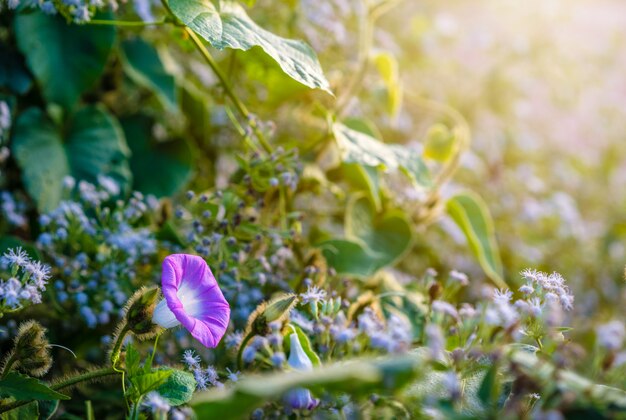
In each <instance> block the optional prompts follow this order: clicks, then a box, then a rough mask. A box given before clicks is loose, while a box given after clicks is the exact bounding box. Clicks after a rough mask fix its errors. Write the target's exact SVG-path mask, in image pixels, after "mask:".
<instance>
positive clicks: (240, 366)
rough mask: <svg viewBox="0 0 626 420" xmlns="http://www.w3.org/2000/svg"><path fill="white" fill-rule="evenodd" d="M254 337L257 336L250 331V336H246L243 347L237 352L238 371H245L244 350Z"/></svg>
mask: <svg viewBox="0 0 626 420" xmlns="http://www.w3.org/2000/svg"><path fill="white" fill-rule="evenodd" d="M254 336H255V334H254V333H253V332H252V331H250V332H249V333H248V335H246V337H245V338H244V339H243V341H242V342H241V345H240V346H239V351H238V352H237V369H239V370H242V369H243V350H244V349H245V348H246V345H247V344H248V341H250V340H251V339H252V337H254Z"/></svg>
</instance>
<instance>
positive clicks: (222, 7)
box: [170, 0, 331, 93]
mask: <svg viewBox="0 0 626 420" xmlns="http://www.w3.org/2000/svg"><path fill="white" fill-rule="evenodd" d="M170 8H171V9H172V12H174V15H176V17H178V18H179V19H180V20H181V21H182V22H183V23H184V24H185V25H187V26H188V27H189V28H191V29H193V30H194V31H195V32H196V33H198V34H199V35H200V36H201V37H203V38H204V39H205V40H207V41H208V42H209V43H210V44H211V45H213V47H215V48H217V49H220V50H222V49H224V48H233V49H238V50H244V51H247V50H249V49H251V48H253V47H261V48H262V49H263V51H265V53H266V54H267V55H269V56H270V57H272V58H273V59H274V60H275V61H276V62H277V63H278V65H279V66H280V67H281V69H282V70H283V71H284V72H285V73H286V74H287V75H289V76H290V77H291V78H292V79H294V80H296V81H298V82H300V83H302V84H303V85H306V86H309V87H311V88H319V89H322V90H324V91H326V92H328V93H331V92H330V87H329V84H328V81H327V80H326V77H325V76H324V73H323V71H322V68H321V66H320V63H319V61H318V60H317V56H316V55H315V52H314V51H313V50H312V49H311V47H309V46H308V45H307V44H306V43H304V42H302V41H295V40H290V39H285V38H281V37H279V36H277V35H274V34H273V33H271V32H268V31H266V30H265V29H263V28H261V27H260V26H258V25H257V24H256V23H254V21H252V19H250V17H249V16H248V15H247V14H246V11H245V10H244V9H243V7H241V6H240V5H239V4H237V3H236V2H233V1H227V0H221V1H220V2H219V6H215V5H214V4H213V3H212V2H211V0H171V1H170Z"/></svg>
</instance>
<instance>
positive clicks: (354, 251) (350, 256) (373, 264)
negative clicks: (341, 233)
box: [317, 239, 380, 277]
mask: <svg viewBox="0 0 626 420" xmlns="http://www.w3.org/2000/svg"><path fill="white" fill-rule="evenodd" d="M317 246H318V248H320V249H321V250H322V254H323V255H324V258H326V261H327V262H328V265H330V266H331V267H333V268H334V269H335V270H336V271H337V272H338V273H340V274H350V275H354V276H360V277H367V276H369V275H371V274H373V273H375V272H376V271H377V270H378V269H379V268H380V266H379V264H378V261H377V258H376V255H374V254H372V253H371V251H369V250H367V249H366V248H365V247H364V246H363V245H361V244H360V243H358V242H354V241H349V240H347V239H331V240H328V241H324V242H321V243H319V244H318V245H317Z"/></svg>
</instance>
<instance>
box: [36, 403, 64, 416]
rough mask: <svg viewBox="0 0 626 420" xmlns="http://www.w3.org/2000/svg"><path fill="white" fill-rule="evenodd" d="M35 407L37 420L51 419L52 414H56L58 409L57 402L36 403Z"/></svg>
mask: <svg viewBox="0 0 626 420" xmlns="http://www.w3.org/2000/svg"><path fill="white" fill-rule="evenodd" d="M37 405H38V406H39V419H40V420H41V419H44V420H47V419H49V418H51V417H52V416H53V415H54V413H56V411H57V409H58V408H59V400H53V401H41V400H40V401H37Z"/></svg>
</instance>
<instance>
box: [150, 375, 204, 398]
mask: <svg viewBox="0 0 626 420" xmlns="http://www.w3.org/2000/svg"><path fill="white" fill-rule="evenodd" d="M171 372H172V374H171V375H170V376H169V377H168V378H167V380H166V381H165V383H164V384H163V385H161V386H160V387H158V388H157V392H158V393H159V395H161V397H163V398H164V399H165V400H166V401H167V403H168V404H169V405H172V406H179V405H181V404H185V403H187V402H189V401H190V400H191V397H193V393H194V391H195V390H196V380H195V378H194V376H193V375H192V374H191V373H189V372H185V371H183V370H178V369H172V370H171Z"/></svg>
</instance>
